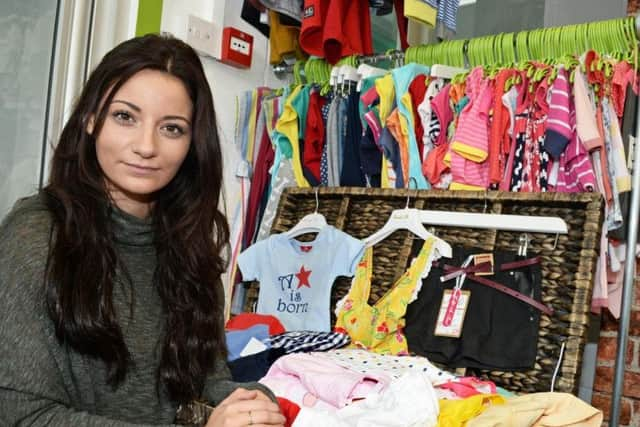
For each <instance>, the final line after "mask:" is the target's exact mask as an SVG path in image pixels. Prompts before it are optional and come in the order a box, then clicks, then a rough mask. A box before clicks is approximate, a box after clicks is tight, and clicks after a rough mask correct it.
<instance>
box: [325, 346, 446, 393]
mask: <svg viewBox="0 0 640 427" xmlns="http://www.w3.org/2000/svg"><path fill="white" fill-rule="evenodd" d="M313 354H314V355H316V356H317V357H322V358H325V359H329V360H331V361H333V362H335V363H337V364H338V365H340V366H342V367H343V368H349V369H351V370H354V371H357V372H361V373H363V374H365V373H367V372H371V371H383V372H385V373H386V374H387V375H389V376H391V377H392V378H393V379H398V378H400V377H401V376H402V375H404V374H406V373H409V374H411V375H415V374H418V373H420V374H421V375H425V376H426V377H427V378H428V379H429V382H430V383H431V384H432V385H434V386H437V385H440V384H444V383H447V382H449V381H452V380H455V378H456V377H455V375H453V374H452V373H450V372H447V371H443V370H442V369H440V368H437V367H436V366H434V365H433V364H432V363H431V362H429V360H428V359H427V358H426V357H423V356H392V355H388V354H378V353H372V352H370V351H366V350H360V349H350V348H346V349H339V350H329V351H324V352H321V353H320V352H318V353H313Z"/></svg>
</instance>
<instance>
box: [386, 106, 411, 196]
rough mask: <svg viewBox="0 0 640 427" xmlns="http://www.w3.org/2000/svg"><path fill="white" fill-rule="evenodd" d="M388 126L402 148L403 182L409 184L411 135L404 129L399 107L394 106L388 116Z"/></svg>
mask: <svg viewBox="0 0 640 427" xmlns="http://www.w3.org/2000/svg"><path fill="white" fill-rule="evenodd" d="M387 128H389V132H391V135H392V136H393V138H394V139H395V140H396V142H397V143H398V147H399V148H400V150H399V151H400V162H401V163H402V177H403V178H404V180H403V181H402V182H404V183H405V185H407V183H408V182H409V135H407V134H405V133H404V132H403V131H402V125H401V124H400V112H399V110H398V108H394V109H393V111H392V112H391V114H389V117H387Z"/></svg>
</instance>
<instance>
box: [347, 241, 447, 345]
mask: <svg viewBox="0 0 640 427" xmlns="http://www.w3.org/2000/svg"><path fill="white" fill-rule="evenodd" d="M434 243H435V238H429V239H427V240H425V241H424V244H423V246H422V249H421V251H420V253H419V254H418V256H417V257H416V258H415V259H414V260H413V262H412V264H411V266H410V267H409V269H408V270H407V271H406V272H405V273H404V275H403V276H402V277H401V278H400V279H398V280H397V281H396V283H395V284H394V285H393V286H392V287H391V288H390V290H389V292H387V293H386V294H385V295H384V296H383V297H382V298H380V299H379V300H378V301H377V302H376V303H375V304H374V305H373V306H371V305H369V302H368V300H369V294H370V291H371V274H372V271H373V250H372V248H368V249H367V250H366V251H365V254H364V257H363V258H362V261H361V262H360V264H358V268H357V271H356V276H355V277H354V279H353V282H352V284H351V288H350V289H349V293H348V294H347V295H346V296H345V297H344V298H343V299H342V300H340V301H339V302H338V304H337V306H336V316H337V321H336V325H335V331H336V332H343V333H348V334H349V336H351V342H352V344H351V346H352V347H360V348H365V349H367V350H371V351H373V352H377V353H381V354H407V351H408V350H407V341H406V339H405V337H404V334H403V331H402V330H403V328H404V324H405V323H404V314H405V312H406V309H407V305H408V304H409V303H410V302H411V301H413V300H414V299H415V296H416V295H417V293H418V291H419V289H420V288H419V286H420V283H421V281H420V279H421V277H424V276H425V275H426V274H428V271H429V268H430V266H431V262H432V261H433V258H434V257H435V254H436V253H437V251H436V250H435V245H434Z"/></svg>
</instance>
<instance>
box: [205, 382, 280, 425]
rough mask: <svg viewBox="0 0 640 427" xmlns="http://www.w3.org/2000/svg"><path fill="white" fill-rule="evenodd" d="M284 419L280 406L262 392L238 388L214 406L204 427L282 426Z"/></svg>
mask: <svg viewBox="0 0 640 427" xmlns="http://www.w3.org/2000/svg"><path fill="white" fill-rule="evenodd" d="M285 421H286V420H285V417H284V415H282V413H280V407H279V406H278V405H277V404H276V403H273V401H272V400H271V399H269V397H267V396H266V395H265V394H264V393H262V392H261V391H259V390H247V389H244V388H239V389H237V390H235V391H234V392H233V393H231V394H230V395H229V396H228V397H227V398H226V399H224V400H223V401H222V402H220V404H219V405H218V406H216V408H215V409H214V410H213V412H212V413H211V416H210V417H209V420H208V421H207V425H206V426H205V427H240V426H256V427H264V426H268V427H272V426H278V427H282V426H284V423H285Z"/></svg>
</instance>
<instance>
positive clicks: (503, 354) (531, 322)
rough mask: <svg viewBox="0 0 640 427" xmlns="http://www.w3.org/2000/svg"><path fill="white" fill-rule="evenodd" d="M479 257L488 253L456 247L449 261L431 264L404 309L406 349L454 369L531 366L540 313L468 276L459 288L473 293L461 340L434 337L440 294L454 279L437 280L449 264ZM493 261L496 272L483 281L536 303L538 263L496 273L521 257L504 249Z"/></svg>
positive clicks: (494, 255) (538, 290)
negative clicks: (414, 296)
mask: <svg viewBox="0 0 640 427" xmlns="http://www.w3.org/2000/svg"><path fill="white" fill-rule="evenodd" d="M481 253H487V251H486V250H482V249H474V248H464V247H454V248H453V257H452V258H441V259H440V260H438V261H437V262H435V263H434V265H433V266H432V268H431V271H430V273H429V275H428V276H427V277H426V278H425V279H423V283H422V289H421V290H420V293H419V294H418V298H417V299H416V300H415V301H414V302H412V303H411V304H409V306H408V308H407V314H406V327H405V336H406V338H407V342H408V345H409V351H410V352H412V353H415V354H418V355H422V356H426V357H427V358H429V360H431V361H433V362H437V363H441V364H443V365H446V366H449V367H456V368H457V367H472V368H480V369H501V370H521V369H528V368H531V367H533V365H534V363H535V359H536V350H537V343H538V329H539V322H540V314H541V313H540V311H539V310H538V309H536V308H534V307H533V306H531V305H530V304H527V303H526V302H523V301H521V300H519V299H517V298H515V297H513V296H511V295H507V294H506V293H504V292H501V291H499V290H496V289H494V288H492V287H489V286H486V285H484V284H480V283H477V282H474V280H473V279H470V278H469V276H467V279H466V280H465V281H464V283H463V286H462V290H468V291H470V292H471V295H470V299H469V304H468V306H467V311H466V315H465V320H464V323H463V327H462V333H461V335H460V337H459V338H452V337H445V336H436V335H435V333H434V332H435V327H436V321H437V318H438V313H439V310H440V306H441V304H442V296H443V293H444V291H445V290H446V289H453V288H454V286H455V283H456V280H455V279H452V280H448V281H445V282H442V281H441V280H440V277H441V276H443V275H445V274H447V273H448V272H450V269H451V267H452V266H453V267H457V268H459V267H460V266H461V264H462V263H463V262H464V260H465V259H467V257H468V256H469V255H472V254H481ZM493 257H494V274H492V275H486V276H481V277H483V278H486V279H489V280H491V281H493V282H497V283H499V284H502V285H504V286H507V287H509V288H511V289H513V290H516V291H518V292H519V293H520V294H523V295H526V296H528V297H530V298H533V299H534V300H536V301H540V298H541V280H542V277H541V270H540V264H539V263H537V264H533V265H527V266H523V267H519V268H515V269H509V270H507V271H499V269H500V266H501V265H503V264H506V263H510V262H513V261H518V260H520V259H521V258H519V257H518V256H517V254H516V253H515V252H506V251H494V252H493ZM529 257H531V255H529ZM445 264H446V265H447V266H448V267H447V266H445ZM445 268H446V269H447V270H446V271H445ZM471 277H473V276H471Z"/></svg>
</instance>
